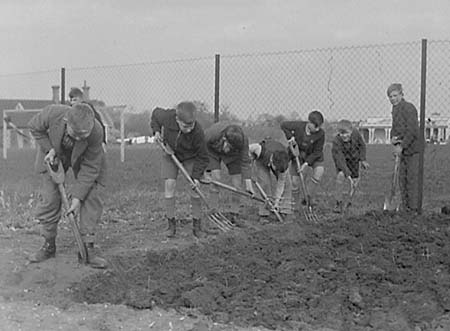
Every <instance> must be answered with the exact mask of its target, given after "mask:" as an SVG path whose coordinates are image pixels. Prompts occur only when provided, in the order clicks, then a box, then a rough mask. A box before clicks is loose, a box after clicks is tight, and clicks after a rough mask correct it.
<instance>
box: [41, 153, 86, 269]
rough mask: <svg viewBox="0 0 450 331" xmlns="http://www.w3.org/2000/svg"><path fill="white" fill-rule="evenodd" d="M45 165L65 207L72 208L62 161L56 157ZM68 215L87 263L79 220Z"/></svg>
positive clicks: (84, 260)
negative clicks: (65, 183)
mask: <svg viewBox="0 0 450 331" xmlns="http://www.w3.org/2000/svg"><path fill="white" fill-rule="evenodd" d="M45 165H46V166H47V170H48V173H49V174H50V177H51V178H52V180H53V182H54V183H55V184H56V185H58V190H59V193H60V195H61V200H62V203H63V206H64V208H65V209H66V210H68V209H69V208H70V204H69V199H68V198H67V193H66V188H65V187H64V181H65V174H64V168H63V165H62V163H61V162H60V161H59V160H58V159H55V161H54V162H53V164H50V162H45ZM67 217H68V218H69V223H70V225H71V228H72V232H73V234H74V237H75V241H76V242H77V246H78V251H79V253H80V260H81V262H82V263H84V264H87V263H88V253H87V249H86V246H85V245H84V242H83V239H82V238H81V234H80V229H79V227H78V223H77V220H76V219H75V216H74V215H73V214H72V213H70V214H68V215H67Z"/></svg>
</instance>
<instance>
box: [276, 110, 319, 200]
mask: <svg viewBox="0 0 450 331" xmlns="http://www.w3.org/2000/svg"><path fill="white" fill-rule="evenodd" d="M323 122H324V118H323V115H322V113H321V112H320V111H318V110H313V111H312V112H310V113H309V115H308V121H307V122H305V121H286V122H282V123H281V130H283V132H284V134H285V136H286V139H287V140H288V143H289V144H293V145H295V144H297V145H298V149H299V152H300V156H299V159H300V164H301V166H300V169H297V165H296V163H295V161H294V162H292V164H291V168H290V172H291V175H292V196H293V199H294V203H295V204H296V205H297V201H299V200H300V176H299V172H302V173H304V172H305V171H306V169H307V168H312V170H313V174H312V176H311V179H310V181H309V182H308V183H307V188H308V193H309V197H306V199H309V201H307V200H306V199H303V201H302V204H305V205H306V204H308V203H309V204H310V205H311V206H314V205H315V204H316V203H315V197H316V192H317V190H318V188H319V185H320V181H321V180H322V176H323V173H324V167H323V146H324V144H325V132H324V131H323V129H322V124H323ZM290 154H291V153H290ZM291 159H292V160H293V156H291Z"/></svg>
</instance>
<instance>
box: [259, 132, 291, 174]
mask: <svg viewBox="0 0 450 331" xmlns="http://www.w3.org/2000/svg"><path fill="white" fill-rule="evenodd" d="M259 144H260V145H261V154H260V155H259V157H258V158H257V159H256V162H258V163H260V164H261V165H263V166H264V167H266V168H269V170H270V171H271V172H272V173H273V174H274V175H275V177H276V178H277V179H278V177H279V175H280V174H281V173H282V171H280V169H277V170H276V171H274V170H273V169H272V167H270V157H271V156H272V154H273V153H275V152H277V151H285V152H287V148H286V147H285V146H284V145H283V144H282V143H280V142H279V141H276V140H273V139H265V140H263V141H262V142H260V143H259ZM286 170H287V168H286V169H284V171H286ZM284 171H283V172H284Z"/></svg>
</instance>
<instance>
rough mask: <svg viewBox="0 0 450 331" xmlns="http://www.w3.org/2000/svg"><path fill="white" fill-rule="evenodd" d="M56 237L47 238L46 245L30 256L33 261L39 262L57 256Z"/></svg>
mask: <svg viewBox="0 0 450 331" xmlns="http://www.w3.org/2000/svg"><path fill="white" fill-rule="evenodd" d="M55 239H56V238H46V239H45V242H44V245H42V247H41V248H40V249H39V250H38V251H37V252H36V253H35V254H34V255H33V256H31V258H30V262H31V263H39V262H42V261H45V260H48V259H50V258H52V257H55V254H56V243H55Z"/></svg>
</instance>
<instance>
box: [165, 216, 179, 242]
mask: <svg viewBox="0 0 450 331" xmlns="http://www.w3.org/2000/svg"><path fill="white" fill-rule="evenodd" d="M167 221H168V223H169V228H168V233H167V238H175V236H176V233H177V220H176V219H175V218H169V219H168V220H167Z"/></svg>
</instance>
